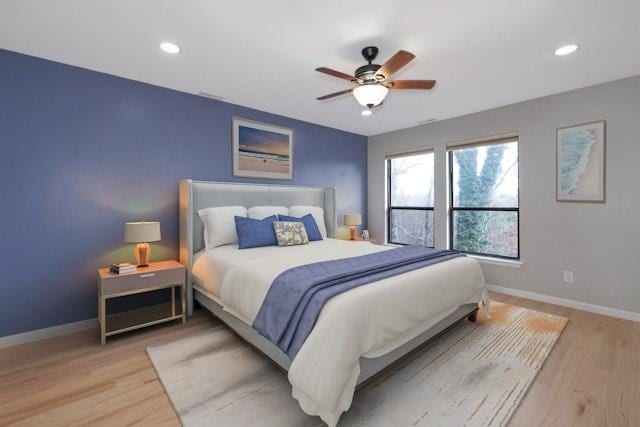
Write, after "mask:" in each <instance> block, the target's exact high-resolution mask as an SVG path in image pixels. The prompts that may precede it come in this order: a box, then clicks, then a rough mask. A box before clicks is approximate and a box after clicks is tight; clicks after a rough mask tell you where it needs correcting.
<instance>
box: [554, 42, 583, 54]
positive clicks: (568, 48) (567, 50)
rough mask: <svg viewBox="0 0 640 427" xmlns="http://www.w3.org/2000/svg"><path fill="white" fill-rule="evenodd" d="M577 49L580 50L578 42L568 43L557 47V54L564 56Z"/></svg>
mask: <svg viewBox="0 0 640 427" xmlns="http://www.w3.org/2000/svg"><path fill="white" fill-rule="evenodd" d="M576 50H578V45H577V44H568V45H566V46H562V47H559V48H557V49H556V52H555V54H556V55H557V56H564V55H569V54H570V53H573V52H575V51H576Z"/></svg>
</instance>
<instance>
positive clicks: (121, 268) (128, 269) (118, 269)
mask: <svg viewBox="0 0 640 427" xmlns="http://www.w3.org/2000/svg"><path fill="white" fill-rule="evenodd" d="M109 271H110V272H111V273H113V274H127V273H133V272H135V271H136V266H135V265H133V264H131V263H128V262H122V263H120V264H111V267H109Z"/></svg>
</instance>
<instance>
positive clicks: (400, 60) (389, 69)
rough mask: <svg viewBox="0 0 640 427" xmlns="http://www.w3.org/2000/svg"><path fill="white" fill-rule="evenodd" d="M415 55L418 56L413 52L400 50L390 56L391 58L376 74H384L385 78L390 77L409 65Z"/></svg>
mask: <svg viewBox="0 0 640 427" xmlns="http://www.w3.org/2000/svg"><path fill="white" fill-rule="evenodd" d="M415 57H416V56H415V55H414V54H413V53H411V52H407V51H406V50H399V51H398V53H396V54H395V55H393V56H392V57H391V58H389V60H388V61H387V62H385V63H384V65H383V66H382V67H380V69H379V70H378V71H377V72H376V76H384V78H385V79H388V78H389V77H390V76H391V75H392V74H393V73H395V72H396V71H398V70H399V69H400V68H402V67H404V66H405V65H407V64H408V63H409V62H411V61H412V60H413V58H415Z"/></svg>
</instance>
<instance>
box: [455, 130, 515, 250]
mask: <svg viewBox="0 0 640 427" xmlns="http://www.w3.org/2000/svg"><path fill="white" fill-rule="evenodd" d="M509 142H515V143H516V144H517V146H518V155H517V157H516V160H517V162H518V174H517V176H518V207H490V206H489V207H455V206H454V205H453V182H454V181H453V153H454V152H455V151H457V150H464V149H469V148H478V147H481V146H489V145H499V144H507V143H509ZM447 165H448V168H449V174H448V175H449V206H448V207H449V212H448V220H449V248H450V249H452V250H457V251H460V252H463V253H466V254H470V255H477V256H482V257H487V258H497V259H504V260H509V261H520V256H521V254H520V138H519V137H518V136H513V137H510V138H499V139H495V140H487V141H482V142H476V143H473V142H472V143H469V144H452V145H450V146H448V147H447ZM456 211H458V212H465V211H466V212H472V211H476V212H516V220H517V232H518V235H517V239H518V247H517V250H518V253H517V256H515V257H510V256H506V255H498V254H489V253H483V252H472V251H463V250H460V249H455V248H454V247H453V228H454V216H455V212H456Z"/></svg>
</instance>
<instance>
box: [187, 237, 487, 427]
mask: <svg viewBox="0 0 640 427" xmlns="http://www.w3.org/2000/svg"><path fill="white" fill-rule="evenodd" d="M389 249H391V248H390V247H388V246H379V245H373V244H371V243H368V242H348V241H341V240H334V239H326V240H323V241H318V242H311V243H310V244H309V245H304V246H290V247H275V246H271V247H263V248H253V249H243V250H239V249H238V247H237V245H227V246H221V247H218V248H215V249H213V250H210V251H207V252H204V253H201V254H199V255H198V256H197V259H196V261H195V263H194V266H193V270H192V271H193V276H194V278H195V279H196V281H197V283H199V284H200V285H201V286H203V287H204V288H205V289H206V290H207V291H209V292H210V293H212V294H214V295H215V296H217V297H218V298H219V299H220V300H221V302H222V304H223V305H224V307H225V310H228V311H230V312H231V313H232V314H234V315H235V316H237V317H239V318H240V319H242V320H243V321H244V322H246V323H247V324H249V325H251V324H253V321H254V319H255V317H256V316H257V314H258V311H259V310H260V307H261V305H262V302H263V300H264V298H265V296H266V294H267V291H268V290H269V287H270V285H271V283H272V282H273V280H274V279H275V278H276V276H278V275H279V274H280V273H282V272H283V271H285V270H287V269H289V268H292V267H296V266H299V265H304V264H309V263H312V262H317V261H324V260H330V259H339V258H346V257H352V256H358V255H364V254H367V253H373V252H379V251H384V250H389ZM485 296H486V292H485V284H484V277H483V275H482V270H481V269H480V265H479V263H478V261H477V260H475V259H473V258H468V257H463V258H454V259H452V260H449V261H445V262H442V263H439V264H435V265H432V266H429V267H425V268H421V269H419V270H415V271H412V272H408V273H404V274H401V275H398V276H395V277H390V278H387V279H383V280H379V281H377V282H374V283H371V284H368V285H365V286H360V287H358V288H355V289H352V290H350V291H348V292H345V293H343V294H340V295H338V296H335V297H333V298H332V299H330V300H329V301H328V302H327V303H326V304H325V306H324V307H323V309H322V311H321V312H320V316H319V317H318V320H317V322H316V325H315V326H314V329H313V331H312V332H311V334H310V335H309V337H308V338H307V340H306V342H305V343H304V345H303V346H302V348H301V349H300V351H299V352H298V354H297V356H296V357H295V359H294V360H293V362H292V364H291V367H290V369H289V382H290V383H291V386H292V390H293V391H292V394H293V397H295V398H296V399H297V400H298V402H299V403H300V407H301V408H302V409H303V410H304V411H305V412H306V413H308V414H311V415H318V416H320V417H321V418H322V419H323V420H324V421H325V422H326V423H327V424H328V425H330V426H334V425H336V423H337V422H338V419H339V418H340V415H341V414H342V412H344V411H346V410H348V409H349V407H350V406H351V400H352V398H353V393H354V391H355V386H356V382H357V379H358V376H359V375H360V364H359V359H360V358H361V357H370V358H373V357H379V356H382V355H384V354H386V353H388V352H390V351H392V350H394V349H395V348H397V347H399V346H401V345H402V344H404V343H406V342H407V341H409V340H411V339H412V338H414V337H416V336H417V335H419V334H421V333H422V332H424V331H425V330H427V329H429V328H430V327H432V326H433V325H435V324H436V323H438V322H439V321H440V320H442V319H443V318H445V317H446V316H448V315H449V314H451V313H453V312H454V311H455V310H456V309H457V308H458V307H459V306H460V305H462V304H468V303H477V302H480V301H482V300H483V299H484V298H485Z"/></svg>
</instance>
